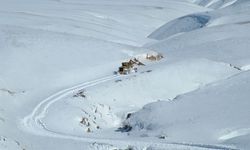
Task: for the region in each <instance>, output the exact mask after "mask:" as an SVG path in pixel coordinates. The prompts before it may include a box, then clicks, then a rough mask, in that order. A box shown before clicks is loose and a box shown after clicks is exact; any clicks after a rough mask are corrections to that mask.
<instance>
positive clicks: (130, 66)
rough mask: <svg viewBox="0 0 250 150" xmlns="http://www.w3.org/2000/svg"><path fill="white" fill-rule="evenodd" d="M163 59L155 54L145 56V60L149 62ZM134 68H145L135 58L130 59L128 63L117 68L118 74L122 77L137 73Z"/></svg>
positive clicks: (123, 63)
mask: <svg viewBox="0 0 250 150" xmlns="http://www.w3.org/2000/svg"><path fill="white" fill-rule="evenodd" d="M162 58H163V55H162V54H159V53H156V54H147V55H146V58H145V59H146V60H150V61H159V60H160V59H162ZM136 66H145V64H143V63H142V62H141V61H139V60H138V59H136V58H133V59H130V60H129V61H125V62H122V66H121V67H119V69H118V73H119V74H122V75H126V74H129V73H132V72H137V67H136Z"/></svg>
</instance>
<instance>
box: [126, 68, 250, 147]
mask: <svg viewBox="0 0 250 150" xmlns="http://www.w3.org/2000/svg"><path fill="white" fill-rule="evenodd" d="M249 80H250V79H249V72H245V73H242V74H239V75H236V76H233V77H230V78H229V79H227V80H223V81H221V82H217V83H213V84H210V85H208V86H206V87H203V88H201V89H199V90H197V91H195V92H191V93H188V94H184V95H182V96H180V97H178V98H177V99H175V100H174V101H173V102H171V103H169V102H165V101H161V102H157V103H152V104H148V105H146V106H144V108H143V109H142V110H140V111H139V112H137V113H135V114H133V115H132V117H131V118H130V119H129V120H128V122H129V124H130V125H131V126H133V127H134V128H135V130H146V131H148V132H146V133H148V134H150V133H151V134H161V133H165V134H166V135H167V138H168V139H170V140H174V141H186V142H191V143H192V142H198V143H204V142H207V143H210V144H211V143H218V144H219V143H221V142H224V141H227V140H229V139H233V138H236V137H241V136H245V135H249V133H250V132H249V128H248V127H249V119H246V118H249V114H250V112H249V102H248V92H247V91H249V86H248V83H249ZM185 110H188V111H185ZM155 116H157V117H155ZM163 118H165V119H163ZM243 118H245V119H243ZM204 137H206V138H205V139H204ZM203 140H205V141H203ZM246 144H247V143H246Z"/></svg>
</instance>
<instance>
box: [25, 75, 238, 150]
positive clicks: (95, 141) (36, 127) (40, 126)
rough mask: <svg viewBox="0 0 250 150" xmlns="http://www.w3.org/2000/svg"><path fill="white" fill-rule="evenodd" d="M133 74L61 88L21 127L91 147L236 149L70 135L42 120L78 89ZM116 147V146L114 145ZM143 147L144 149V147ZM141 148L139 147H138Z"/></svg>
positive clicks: (43, 101) (26, 119)
mask: <svg viewBox="0 0 250 150" xmlns="http://www.w3.org/2000/svg"><path fill="white" fill-rule="evenodd" d="M129 76H131V75H125V76H120V75H112V76H106V77H102V78H99V79H96V80H93V81H87V82H84V83H81V84H79V85H76V86H73V87H70V88H67V89H64V90H61V91H59V92H57V93H55V94H53V95H51V96H50V97H48V98H46V99H44V100H42V101H41V102H40V103H39V104H38V105H37V106H36V107H35V108H34V109H33V111H32V112H31V114H29V115H28V116H26V117H25V118H23V119H22V120H21V123H20V128H21V129H22V130H24V131H25V132H29V133H31V134H35V135H39V136H46V137H54V138H61V139H69V140H77V141H83V142H87V143H92V144H91V146H92V147H91V149H93V147H94V149H100V150H102V149H110V148H112V147H110V146H113V145H117V144H118V145H124V146H127V145H135V146H139V147H144V148H145V147H152V148H156V149H159V148H165V149H166V148H170V149H171V148H173V147H175V148H176V149H187V148H189V149H190V148H191V149H195V150H205V149H210V150H211V149H213V150H235V149H232V148H229V147H223V146H215V145H205V144H190V143H177V142H176V143H169V142H164V141H160V140H159V142H149V141H142V140H139V139H138V141H134V140H132V139H131V140H128V139H126V140H122V139H113V138H105V139H104V138H90V137H84V136H77V135H73V134H72V135H70V134H66V133H61V132H57V131H52V130H50V129H49V128H47V127H46V124H45V123H44V122H43V121H42V119H43V118H44V117H45V116H46V114H47V112H48V109H49V107H50V106H51V105H52V104H55V103H56V102H58V101H60V100H63V98H65V97H66V96H69V95H72V94H73V93H75V92H76V91H79V90H82V89H86V88H88V87H93V86H96V85H98V84H101V83H105V82H108V81H112V80H116V79H121V78H124V77H129ZM105 145H106V146H105ZM113 148H114V147H113ZM144 148H143V149H144ZM138 149H139V148H138Z"/></svg>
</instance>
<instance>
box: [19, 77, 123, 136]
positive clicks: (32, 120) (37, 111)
mask: <svg viewBox="0 0 250 150" xmlns="http://www.w3.org/2000/svg"><path fill="white" fill-rule="evenodd" d="M119 77H120V76H108V77H104V78H100V79H97V80H93V81H89V82H85V83H82V84H79V85H76V86H74V87H71V88H68V89H65V90H62V91H59V92H57V93H56V94H54V95H52V96H50V97H48V98H46V99H45V100H43V101H42V102H41V103H39V104H38V105H37V106H36V107H35V108H34V110H33V111H32V113H31V114H30V115H28V116H27V117H25V118H24V119H23V120H22V123H21V124H22V127H24V128H26V130H28V131H31V130H32V132H33V133H36V132H37V130H38V129H41V128H42V129H45V125H44V124H43V123H42V121H41V120H42V118H44V117H45V116H46V114H47V110H48V108H49V107H50V106H51V105H52V104H54V103H55V102H57V101H59V100H61V99H62V98H64V97H66V96H68V95H70V94H73V93H74V92H75V91H78V90H81V89H84V88H87V87H91V86H95V85H97V84H100V83H103V82H107V81H110V80H114V79H117V78H119Z"/></svg>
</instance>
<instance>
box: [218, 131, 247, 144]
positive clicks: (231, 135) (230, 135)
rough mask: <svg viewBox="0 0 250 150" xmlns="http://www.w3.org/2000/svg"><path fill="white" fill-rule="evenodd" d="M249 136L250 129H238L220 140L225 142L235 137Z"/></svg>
mask: <svg viewBox="0 0 250 150" xmlns="http://www.w3.org/2000/svg"><path fill="white" fill-rule="evenodd" d="M248 134H250V128H244V129H238V130H234V131H231V132H229V133H228V134H225V135H223V136H221V137H219V140H222V141H225V140H229V139H232V138H235V137H239V136H244V135H248Z"/></svg>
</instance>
